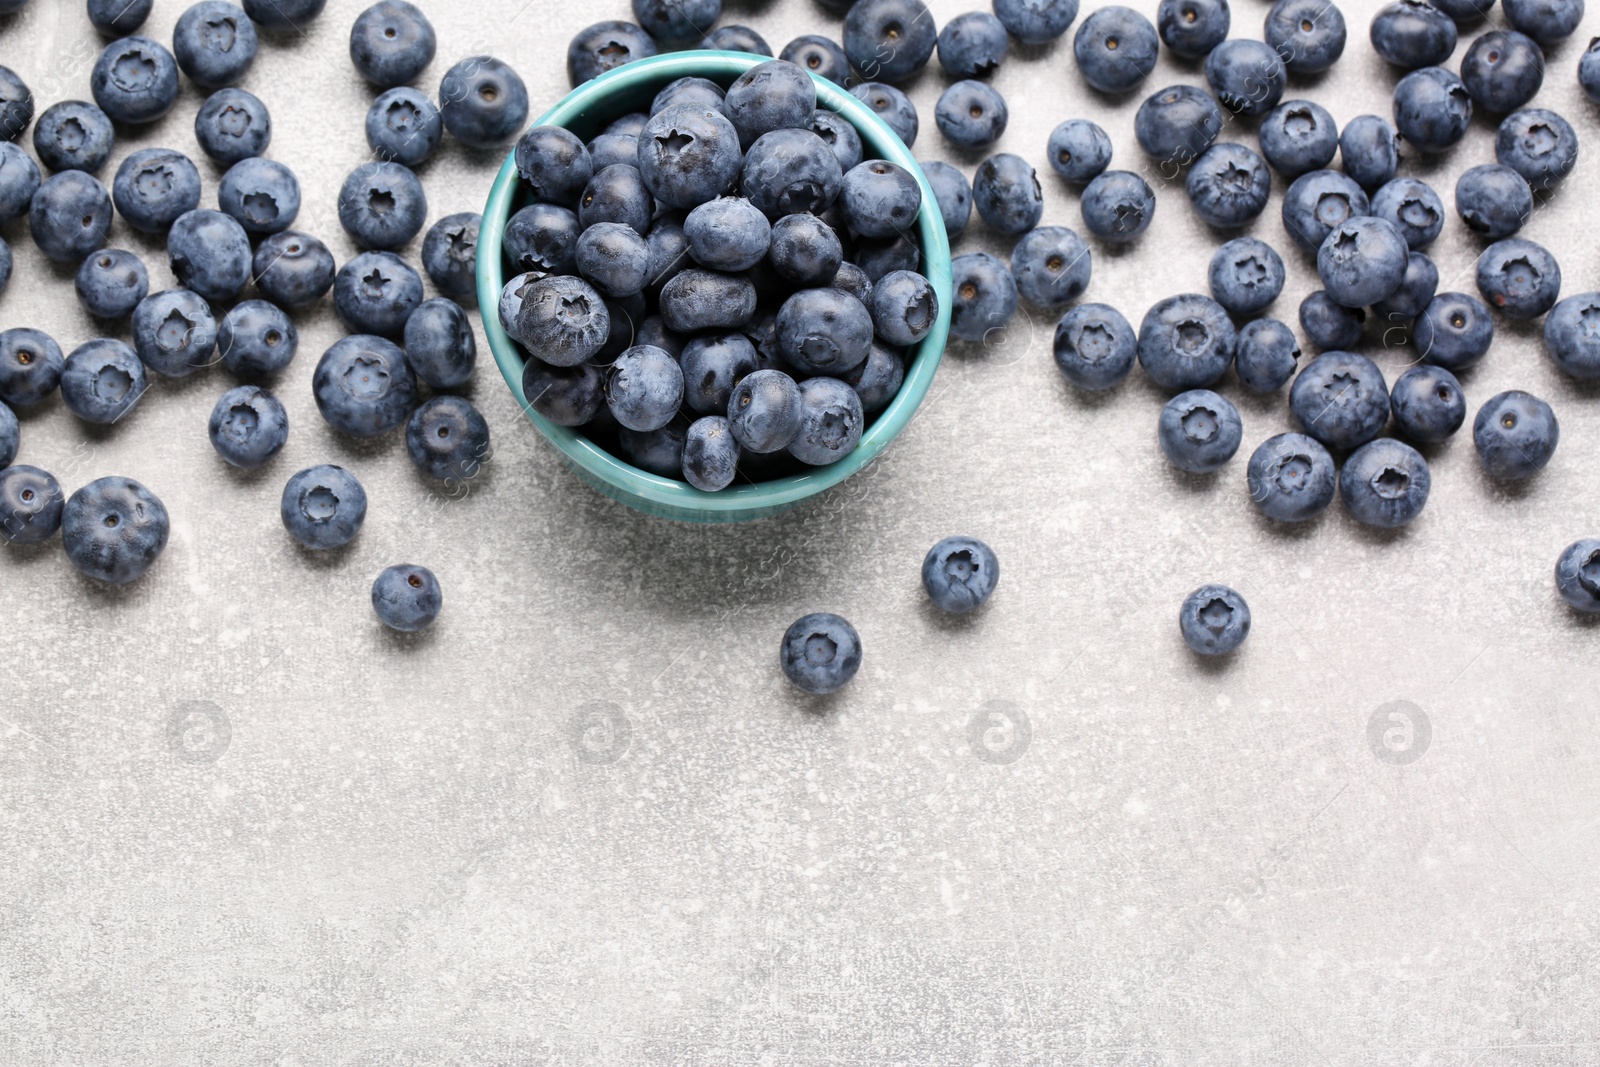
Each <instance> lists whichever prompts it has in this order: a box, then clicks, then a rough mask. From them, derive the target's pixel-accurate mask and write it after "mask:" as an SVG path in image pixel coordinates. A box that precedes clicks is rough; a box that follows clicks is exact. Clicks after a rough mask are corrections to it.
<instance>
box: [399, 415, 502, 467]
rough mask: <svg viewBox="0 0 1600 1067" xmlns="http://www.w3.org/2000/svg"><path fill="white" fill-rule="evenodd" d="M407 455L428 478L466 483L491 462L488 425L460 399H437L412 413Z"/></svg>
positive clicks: (408, 423)
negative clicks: (485, 464)
mask: <svg viewBox="0 0 1600 1067" xmlns="http://www.w3.org/2000/svg"><path fill="white" fill-rule="evenodd" d="M406 451H407V452H408V453H410V455H411V462H412V463H414V464H416V467H417V469H418V470H420V471H421V472H422V473H423V474H426V475H427V476H428V477H430V478H433V479H435V480H437V481H441V482H464V481H467V480H468V479H470V478H472V477H473V476H474V475H476V474H477V473H478V472H479V471H480V470H482V469H483V464H484V463H485V462H486V461H487V460H488V458H489V424H488V423H487V422H486V421H484V418H483V416H482V415H481V414H479V412H478V409H477V408H475V407H473V406H472V405H471V404H470V403H468V402H467V401H465V400H463V399H462V398H461V397H459V396H436V397H434V398H433V399H432V400H429V401H428V402H427V403H425V404H423V405H421V406H420V407H418V408H417V410H416V411H413V412H412V413H411V418H410V420H409V421H408V422H407V423H406Z"/></svg>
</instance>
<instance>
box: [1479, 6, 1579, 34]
mask: <svg viewBox="0 0 1600 1067" xmlns="http://www.w3.org/2000/svg"><path fill="white" fill-rule="evenodd" d="M1500 6H1501V8H1502V9H1503V10H1504V11H1505V13H1506V21H1507V22H1509V23H1511V25H1512V26H1514V27H1515V28H1517V29H1518V30H1521V31H1522V32H1523V33H1525V34H1527V35H1528V36H1529V37H1532V38H1533V39H1534V40H1535V41H1538V42H1539V43H1540V44H1545V45H1550V44H1555V43H1556V42H1558V41H1563V40H1566V39H1567V38H1568V37H1571V36H1572V32H1573V31H1574V30H1576V29H1577V28H1578V23H1580V22H1582V21H1583V0H1505V2H1504V3H1502V4H1501V5H1500Z"/></svg>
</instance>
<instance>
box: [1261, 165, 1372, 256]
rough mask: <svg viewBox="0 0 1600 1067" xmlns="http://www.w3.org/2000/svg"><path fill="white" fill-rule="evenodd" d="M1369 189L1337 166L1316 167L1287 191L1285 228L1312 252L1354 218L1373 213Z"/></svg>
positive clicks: (1284, 208) (1284, 205)
mask: <svg viewBox="0 0 1600 1067" xmlns="http://www.w3.org/2000/svg"><path fill="white" fill-rule="evenodd" d="M1369 208H1370V203H1369V201H1368V200H1367V194H1366V192H1365V191H1364V190H1363V189H1362V188H1361V186H1359V185H1357V184H1356V183H1355V181H1354V180H1353V179H1351V178H1350V177H1348V176H1346V175H1344V174H1340V173H1339V172H1338V171H1336V170H1314V171H1311V172H1309V173H1307V174H1302V175H1300V177H1298V178H1296V179H1295V180H1294V181H1293V182H1291V183H1290V185H1289V188H1288V190H1287V191H1286V192H1285V193H1284V194H1283V228H1284V229H1285V230H1287V231H1288V232H1289V236H1290V237H1293V238H1294V239H1295V241H1296V242H1297V243H1298V244H1299V245H1300V246H1301V247H1302V248H1304V249H1306V250H1307V251H1309V252H1315V251H1317V250H1318V249H1320V248H1321V247H1322V242H1324V241H1326V240H1327V239H1328V235H1329V234H1330V233H1332V232H1333V231H1334V230H1335V229H1337V228H1338V227H1340V226H1342V225H1344V224H1345V223H1346V222H1348V221H1349V220H1350V219H1352V218H1354V217H1356V216H1361V215H1366V214H1368V213H1369Z"/></svg>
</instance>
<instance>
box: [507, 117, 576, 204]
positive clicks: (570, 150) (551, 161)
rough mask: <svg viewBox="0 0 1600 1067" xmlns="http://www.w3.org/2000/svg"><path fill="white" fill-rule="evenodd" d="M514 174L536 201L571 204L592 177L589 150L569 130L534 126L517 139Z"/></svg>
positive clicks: (557, 127)
mask: <svg viewBox="0 0 1600 1067" xmlns="http://www.w3.org/2000/svg"><path fill="white" fill-rule="evenodd" d="M515 154H516V161H517V174H518V176H519V177H521V178H522V180H523V181H524V182H526V183H527V185H528V189H529V191H530V192H531V193H532V194H533V197H534V199H535V200H541V201H544V202H545V203H550V204H562V205H564V206H568V207H571V206H574V205H575V204H576V203H577V200H578V197H580V196H582V195H583V188H584V186H586V185H588V184H589V179H590V178H592V177H594V164H593V162H592V161H591V160H590V158H589V149H588V148H586V147H585V146H584V143H583V142H582V141H580V140H578V138H577V135H575V134H574V133H573V132H572V131H571V130H568V129H566V128H564V127H561V126H534V127H531V128H530V129H529V130H528V132H526V133H524V134H523V135H522V137H521V138H520V139H518V141H517V147H516V153H515Z"/></svg>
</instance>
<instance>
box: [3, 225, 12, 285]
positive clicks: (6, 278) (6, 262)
mask: <svg viewBox="0 0 1600 1067" xmlns="http://www.w3.org/2000/svg"><path fill="white" fill-rule="evenodd" d="M11 267H12V254H11V245H10V244H8V243H7V242H6V239H5V238H4V237H0V296H3V295H5V291H6V287H7V286H9V285H10V284H11Z"/></svg>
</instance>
